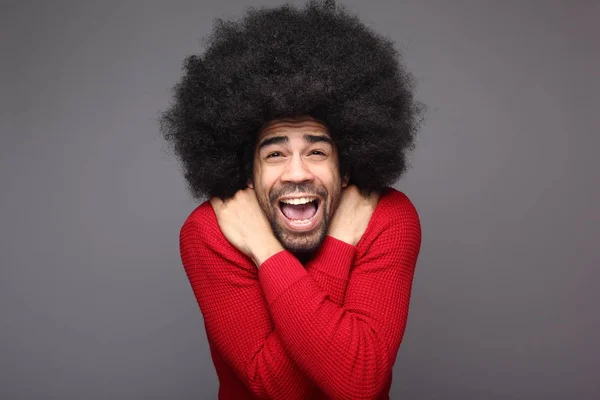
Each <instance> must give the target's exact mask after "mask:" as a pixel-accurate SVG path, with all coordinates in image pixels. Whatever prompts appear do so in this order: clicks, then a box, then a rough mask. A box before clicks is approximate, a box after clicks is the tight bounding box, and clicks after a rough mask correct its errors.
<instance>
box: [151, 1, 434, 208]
mask: <svg viewBox="0 0 600 400" xmlns="http://www.w3.org/2000/svg"><path fill="white" fill-rule="evenodd" d="M183 70H184V74H183V77H182V78H181V81H180V82H179V83H178V84H177V85H176V86H175V88H174V101H173V103H172V105H171V107H170V108H169V109H168V110H166V111H164V112H163V113H162V115H161V119H160V124H161V132H162V134H163V136H164V137H165V139H166V140H167V141H168V142H169V143H171V144H172V145H173V148H174V150H175V153H176V154H177V156H178V157H179V159H180V161H181V162H182V164H183V168H184V174H185V179H186V180H187V182H188V185H189V189H190V191H191V192H192V195H193V196H194V197H195V198H202V197H205V196H208V197H213V196H216V197H221V198H230V197H232V196H233V195H234V194H235V192H237V191H238V190H240V189H243V188H245V187H247V182H248V179H251V178H252V162H253V154H254V147H255V141H256V136H257V133H258V131H259V129H260V128H261V127H262V126H263V125H264V124H265V123H267V122H269V121H272V120H274V119H278V118H284V117H287V118H289V117H300V116H311V117H313V118H314V119H316V120H318V121H320V122H322V123H323V124H324V125H325V126H326V127H327V128H328V130H329V132H330V134H331V136H332V137H333V139H334V142H335V144H336V146H337V148H338V152H339V163H340V173H341V175H342V176H343V175H345V174H348V176H349V177H350V184H354V185H356V186H357V187H358V188H359V189H360V190H361V192H363V193H367V192H369V191H378V190H381V189H383V188H384V187H385V186H389V185H391V184H393V183H394V182H395V181H396V180H397V179H398V178H399V177H400V176H401V175H402V173H403V172H404V171H405V170H406V168H407V161H406V151H407V150H410V149H412V147H413V146H414V139H415V133H416V131H417V129H418V127H419V125H420V122H421V116H422V111H423V106H422V104H421V103H420V102H418V101H416V100H415V99H414V79H413V77H412V75H411V74H410V73H408V72H407V71H406V70H405V68H404V66H403V65H402V64H401V63H400V54H399V52H398V51H397V50H396V49H395V48H394V45H393V43H392V42H391V41H390V40H388V39H386V38H384V37H382V36H381V35H379V34H377V33H375V32H373V31H372V30H371V29H370V28H368V27H366V26H365V25H364V24H363V23H361V22H360V21H359V19H358V18H357V17H356V16H354V15H351V14H349V13H348V12H347V11H346V10H345V9H343V8H341V7H340V6H339V5H336V4H335V2H334V1H332V0H327V1H309V2H308V3H306V4H305V5H304V7H302V8H298V7H295V6H292V5H283V6H280V7H277V8H259V9H250V10H248V11H247V13H246V15H245V16H244V17H243V18H241V19H239V20H228V21H225V20H217V21H216V23H215V25H214V28H213V32H212V34H211V36H210V37H209V38H208V40H207V43H206V50H205V52H204V54H203V55H200V56H196V55H192V56H189V57H187V58H186V59H185V62H184V67H183Z"/></svg>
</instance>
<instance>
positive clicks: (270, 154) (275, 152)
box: [266, 151, 281, 158]
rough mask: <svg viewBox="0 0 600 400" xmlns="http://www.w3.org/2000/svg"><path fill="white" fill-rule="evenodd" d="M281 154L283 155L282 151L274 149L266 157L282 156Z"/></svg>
mask: <svg viewBox="0 0 600 400" xmlns="http://www.w3.org/2000/svg"><path fill="white" fill-rule="evenodd" d="M280 156H281V153H280V152H278V151H274V152H272V153H269V154H267V157H266V158H274V157H280Z"/></svg>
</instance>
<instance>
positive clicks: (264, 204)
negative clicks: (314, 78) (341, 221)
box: [257, 184, 341, 262]
mask: <svg viewBox="0 0 600 400" xmlns="http://www.w3.org/2000/svg"><path fill="white" fill-rule="evenodd" d="M336 189H337V190H334V193H331V194H330V193H329V192H328V191H327V189H325V188H324V187H320V188H318V187H315V186H313V185H311V184H298V185H287V186H284V187H280V188H276V189H273V190H272V191H271V193H269V195H268V198H267V196H266V194H262V195H258V193H257V200H258V203H259V204H260V206H261V208H262V209H263V211H264V213H265V215H266V216H267V218H268V219H269V222H270V224H271V229H272V230H273V233H274V235H275V237H276V238H277V240H279V242H280V243H281V245H282V246H283V248H284V249H286V250H288V251H290V252H292V253H294V255H295V256H296V257H297V258H298V259H299V260H300V261H302V262H304V261H306V260H307V259H308V258H310V257H311V255H312V254H313V253H314V252H315V251H316V250H317V249H318V248H319V247H320V246H321V244H322V243H323V241H324V240H325V236H327V231H328V228H329V222H330V220H331V217H332V216H333V212H334V211H335V209H336V208H337V206H338V204H339V201H340V194H341V188H339V189H338V188H337V187H336ZM293 193H309V194H313V195H315V196H318V197H319V204H318V208H319V209H318V210H317V212H321V213H322V217H321V221H320V223H319V224H318V225H317V226H315V227H314V228H313V229H311V230H310V231H309V232H294V231H292V230H290V229H289V228H288V227H287V226H286V225H284V223H283V222H282V221H281V220H280V218H282V217H281V212H280V211H279V207H278V199H279V198H281V197H282V196H285V195H289V194H293ZM330 197H331V205H330V204H329V199H330Z"/></svg>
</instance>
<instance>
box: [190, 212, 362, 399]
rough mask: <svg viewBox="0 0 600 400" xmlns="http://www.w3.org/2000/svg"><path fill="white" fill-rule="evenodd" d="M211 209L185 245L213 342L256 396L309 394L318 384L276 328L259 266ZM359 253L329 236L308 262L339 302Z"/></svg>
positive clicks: (192, 228)
mask: <svg viewBox="0 0 600 400" xmlns="http://www.w3.org/2000/svg"><path fill="white" fill-rule="evenodd" d="M205 211H206V213H205V214H204V215H203V218H204V220H199V221H198V220H196V221H195V220H189V221H186V223H185V224H184V226H183V227H182V229H181V234H180V246H181V258H182V261H183V265H184V268H185V271H186V273H187V275H188V278H189V280H190V283H191V285H192V288H193V291H194V294H195V296H196V299H197V301H198V304H199V306H200V308H201V310H202V313H203V316H204V325H205V328H206V331H207V336H208V337H209V338H211V346H214V347H215V348H216V349H217V350H218V351H219V353H220V354H221V355H222V356H223V357H224V358H225V360H226V361H227V363H228V365H229V366H231V367H232V369H233V370H234V371H235V372H236V374H237V375H238V377H239V378H240V379H241V380H242V381H243V382H244V384H245V385H246V387H248V388H249V390H250V391H251V392H252V393H253V395H254V396H256V397H258V398H273V399H278V398H281V399H294V398H297V399H304V398H308V397H309V396H310V393H311V391H312V390H313V388H314V385H313V383H312V382H311V381H310V380H309V379H308V378H306V376H305V375H304V374H303V373H302V372H301V371H300V370H299V369H298V367H297V366H296V365H295V364H294V362H293V361H292V360H291V359H290V357H289V356H288V354H287V353H286V352H285V349H284V348H283V346H282V344H281V340H280V338H279V336H278V333H277V332H276V331H274V328H273V325H272V322H271V318H270V315H269V312H268V309H267V305H266V302H265V299H264V295H263V291H262V288H261V286H260V282H259V280H258V275H257V273H258V271H257V269H256V266H255V265H254V264H253V263H252V262H251V261H250V260H249V259H248V258H246V257H245V256H244V255H243V254H242V253H240V252H239V251H238V250H237V249H235V248H233V247H232V246H231V245H230V244H229V242H227V240H226V239H225V237H224V236H223V235H222V233H221V231H220V230H219V228H218V224H217V222H216V218H215V216H214V213H213V212H212V209H210V207H208V209H205ZM355 251H356V248H355V247H354V246H350V245H348V244H346V243H343V242H341V241H338V240H336V239H334V238H327V239H326V241H325V242H324V244H323V246H322V247H321V249H320V251H319V252H318V254H317V255H316V257H315V258H314V259H313V261H312V262H311V263H309V265H307V270H310V271H311V274H314V276H315V278H314V280H315V283H316V284H318V285H319V286H320V287H321V288H322V289H323V290H324V292H325V293H326V292H327V291H331V297H330V300H331V301H333V302H335V303H336V304H341V302H342V300H343V293H344V290H343V289H344V288H345V286H346V283H347V276H348V271H349V270H350V265H351V262H352V259H353V257H354V254H355ZM333 260H335V266H336V267H334V268H332V261H333ZM323 265H326V266H327V268H321V267H320V266H323ZM344 277H345V278H344Z"/></svg>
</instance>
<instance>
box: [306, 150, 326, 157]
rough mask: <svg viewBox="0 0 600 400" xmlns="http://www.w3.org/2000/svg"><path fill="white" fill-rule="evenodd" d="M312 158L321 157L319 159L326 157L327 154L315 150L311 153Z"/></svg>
mask: <svg viewBox="0 0 600 400" xmlns="http://www.w3.org/2000/svg"><path fill="white" fill-rule="evenodd" d="M310 155H311V156H319V157H325V156H326V155H327V154H325V152H323V151H321V150H313V151H311V152H310Z"/></svg>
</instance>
